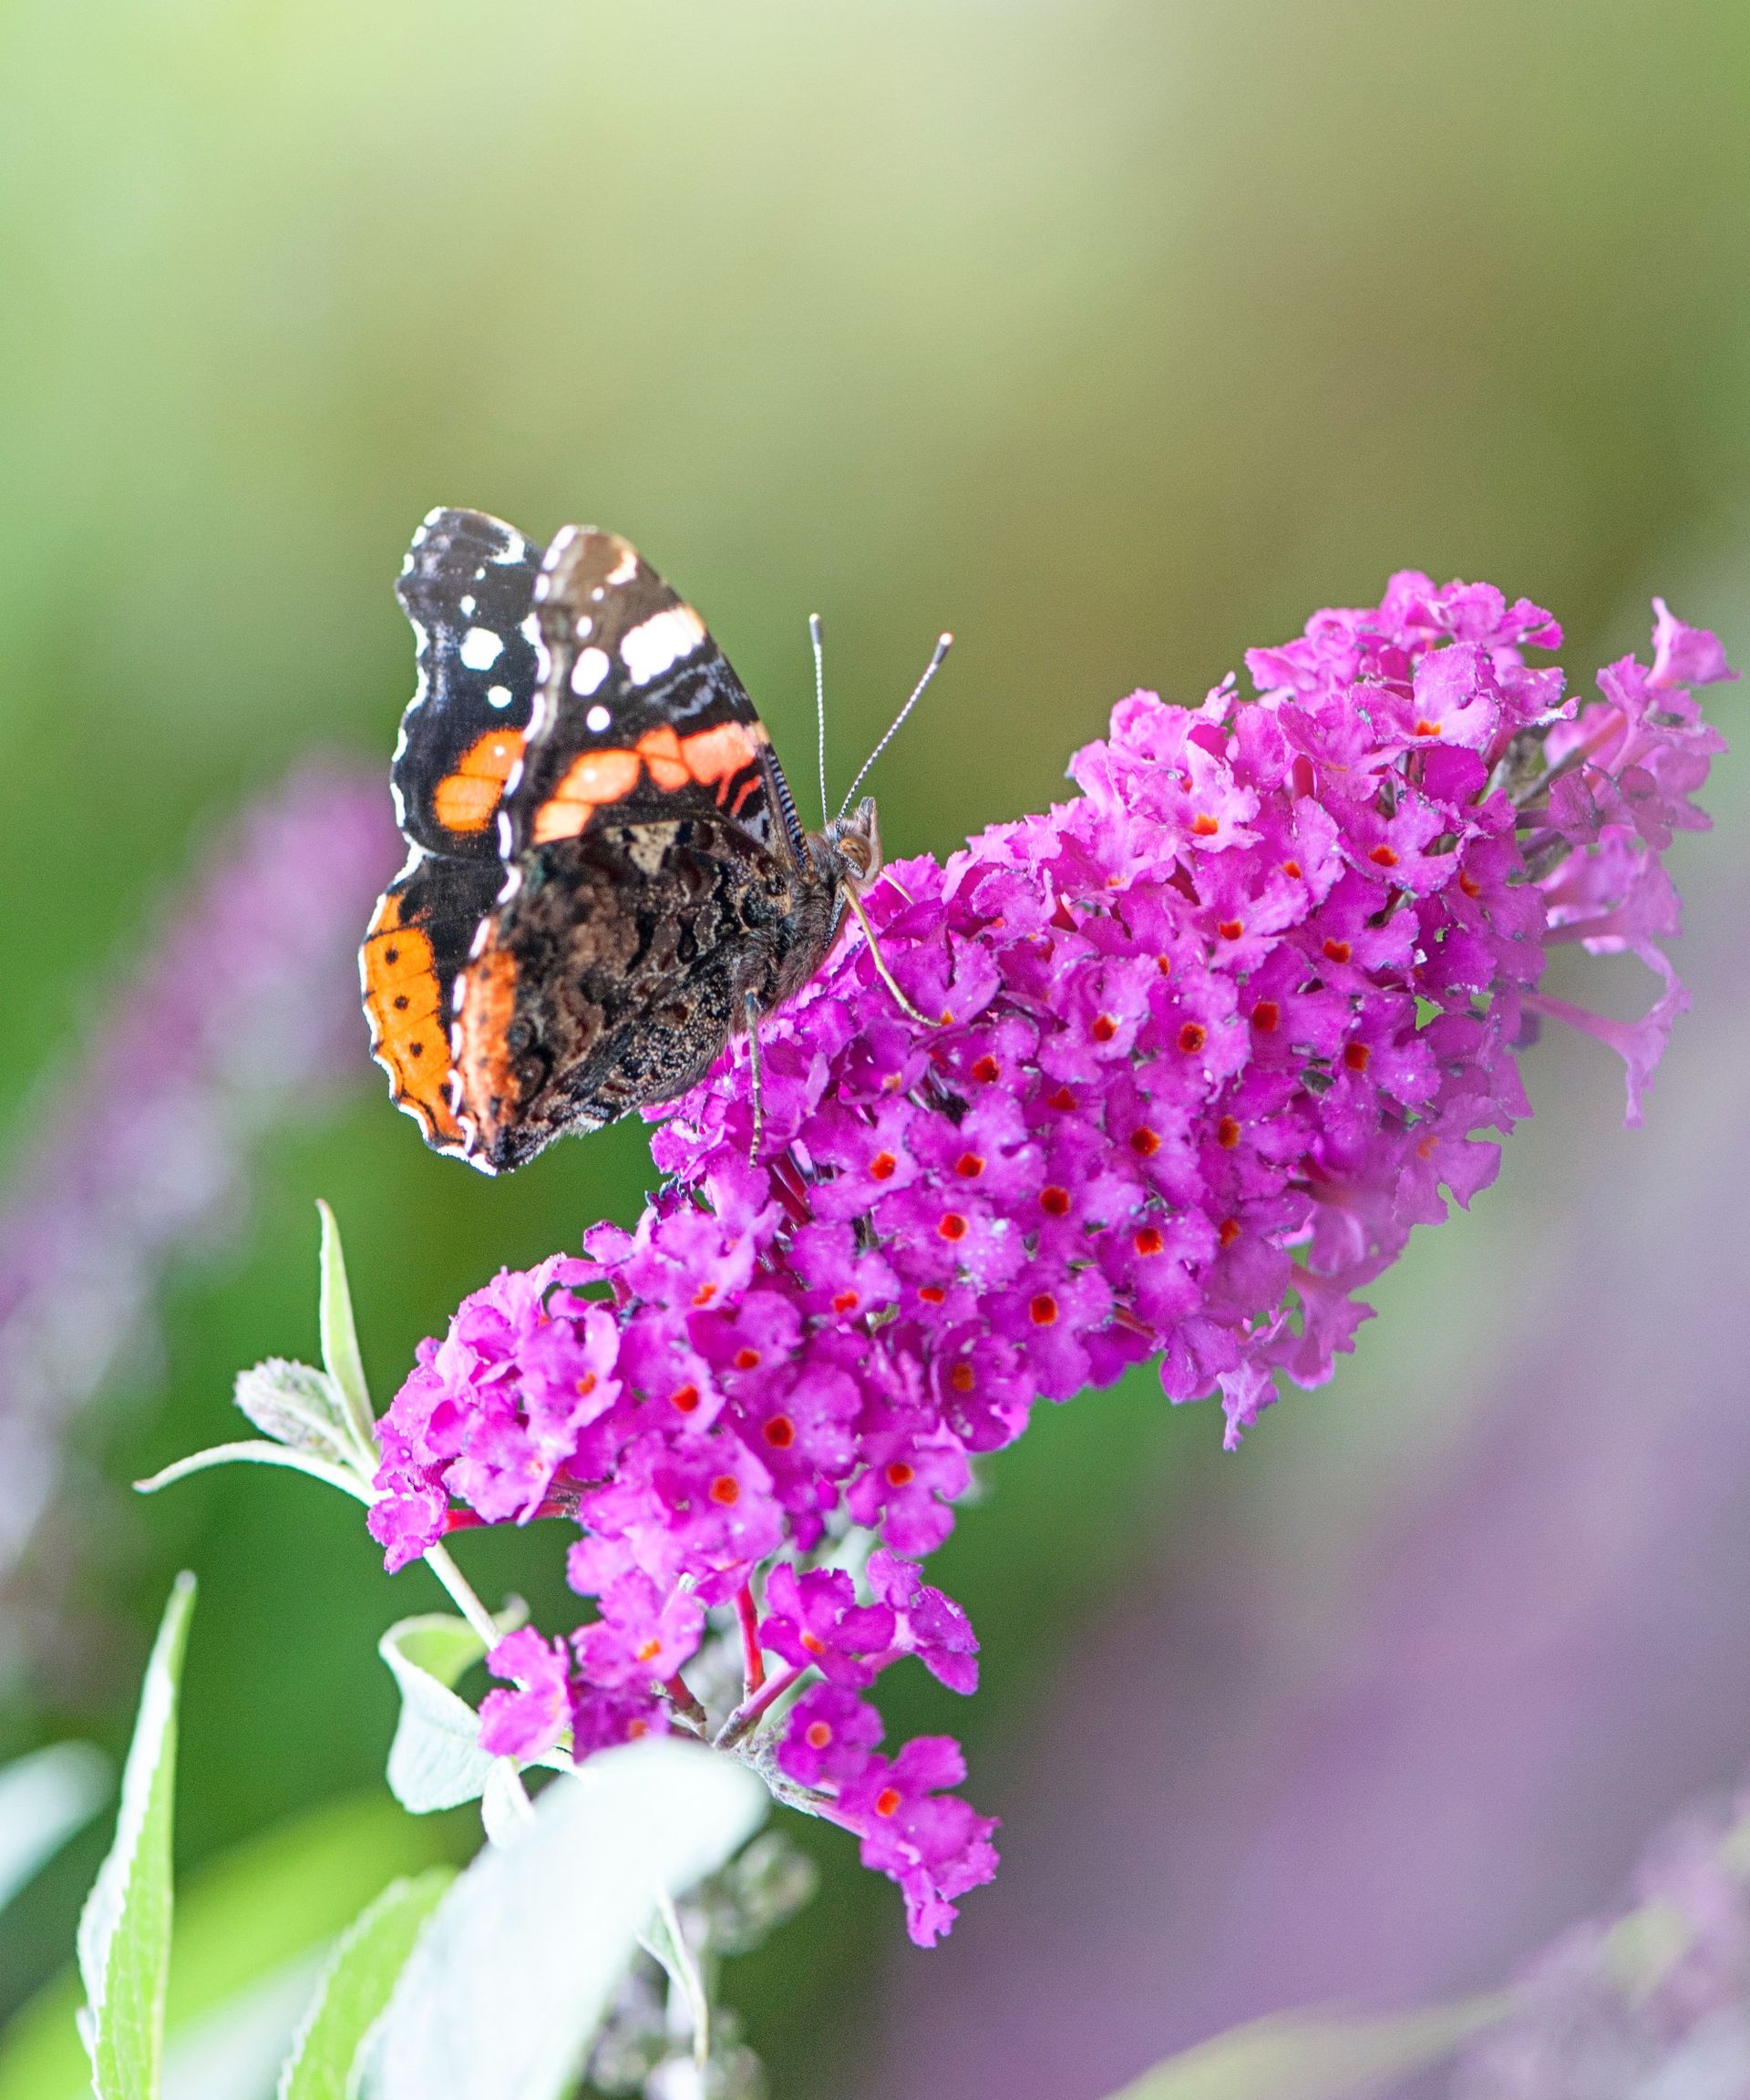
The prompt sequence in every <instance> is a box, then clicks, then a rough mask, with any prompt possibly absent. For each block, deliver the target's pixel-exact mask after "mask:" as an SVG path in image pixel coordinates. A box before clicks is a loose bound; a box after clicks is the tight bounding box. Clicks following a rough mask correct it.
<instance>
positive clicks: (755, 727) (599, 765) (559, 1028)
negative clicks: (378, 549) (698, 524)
mask: <svg viewBox="0 0 1750 2100" xmlns="http://www.w3.org/2000/svg"><path fill="white" fill-rule="evenodd" d="M396 594H397V595H398V596H399V598H400V600H401V603H402V605H403V607H404V608H405V609H406V612H407V617H408V619H409V620H410V621H411V622H412V623H413V626H414V631H415V633H417V636H418V670H419V683H418V687H417V691H416V692H415V694H414V696H413V700H412V702H411V703H410V705H408V707H407V713H406V714H405V715H404V716H403V717H402V722H401V737H400V742H399V744H398V745H397V746H396V754H395V763H394V767H393V769H392V771H391V774H390V783H391V786H392V788H393V791H394V795H395V801H396V820H397V822H398V823H399V824H400V827H401V829H402V833H403V835H404V836H405V837H406V839H407V847H408V853H407V863H406V865H405V866H404V867H403V868H402V870H401V872H400V873H399V874H398V875H397V876H396V879H395V880H394V881H393V882H392V883H391V884H390V885H389V888H388V889H387V890H386V891H385V892H384V894H383V896H382V898H381V899H380V900H379V901H378V903H377V907H376V911H375V913H374V914H373V916H372V919H371V923H370V927H369V930H368V932H367V933H366V935H365V945H364V948H363V950H362V951H361V952H360V955H359V973H360V977H361V980H362V983H363V986H364V994H365V1014H366V1015H367V1016H368V1018H369V1020H370V1024H371V1052H372V1055H374V1056H375V1057H376V1061H377V1063H378V1064H379V1065H382V1066H383V1068H384V1069H385V1070H386V1072H387V1073H388V1075H389V1086H390V1092H391V1094H392V1095H393V1096H394V1098H395V1101H396V1106H397V1107H401V1108H404V1109H406V1110H407V1113H408V1114H409V1115H411V1116H413V1117H415V1118H416V1119H417V1122H418V1124H419V1127H420V1128H421V1130H422V1131H423V1132H424V1134H425V1138H426V1142H427V1144H428V1145H430V1146H431V1147H432V1148H434V1149H435V1150H437V1151H439V1152H448V1153H451V1154H454V1155H455V1156H456V1157H457V1158H463V1159H466V1160H468V1162H469V1164H470V1165H472V1166H475V1167H478V1168H480V1169H481V1171H482V1172H484V1173H488V1174H496V1173H498V1172H499V1171H500V1170H502V1169H507V1168H514V1167H520V1166H521V1165H522V1164H523V1162H524V1161H525V1160H528V1159H531V1158H534V1156H535V1154H536V1153H537V1152H539V1151H540V1150H542V1149H543V1148H544V1147H546V1146H548V1145H550V1144H551V1143H552V1141H553V1139H554V1138H555V1137H561V1136H563V1135H564V1134H565V1133H566V1132H567V1131H571V1130H578V1131H583V1130H596V1129H600V1128H601V1127H602V1125H603V1124H606V1123H611V1122H612V1121H614V1120H615V1118H616V1117H621V1116H624V1115H626V1114H627V1113H628V1112H629V1111H630V1110H632V1109H633V1108H638V1107H643V1106H645V1105H646V1104H647V1103H652V1102H658V1101H667V1100H671V1099H673V1098H674V1097H675V1096H678V1095H681V1094H684V1093H685V1092H686V1091H687V1089H688V1088H689V1087H691V1086H695V1085H696V1084H697V1082H698V1081H699V1080H700V1079H702V1078H703V1077H704V1076H705V1073H706V1072H707V1071H708V1070H709V1068H710V1066H711V1065H713V1064H714V1063H715V1060H716V1058H717V1057H718V1055H720V1054H721V1052H722V1051H723V1049H724V1047H725V1045H726V1044H727V1043H728V1041H729V1039H730V1037H731V1036H732V1035H736V1033H738V1032H740V1031H742V1030H744V1029H746V1030H748V1031H750V1032H755V1031H757V1024H758V1022H759V1019H760V1017H761V1016H762V1015H763V1014H770V1013H771V1012H773V1011H774V1009H775V1008H777V1006H779V1005H780V1004H782V1003H783V1002H784V1001H785V1000H786V999H787V998H788V997H789V996H790V995H791V994H792V993H795V992H797V991H798V990H799V989H800V988H801V986H802V985H804V984H805V983H807V982H808V979H809V978H810V977H812V976H813V974H814V973H815V972H816V971H817V970H818V968H819V966H820V964H821V963H822V962H824V961H825V960H826V957H827V954H828V952H829V950H830V949H831V947H832V944H833V942H834V940H835V939H836V937H837V935H838V932H839V924H840V922H841V921H842V918H843V916H844V912H845V910H846V909H847V907H849V910H851V911H854V912H856V914H857V916H858V917H859V918H860V919H861V918H862V911H861V907H860V904H859V902H858V892H859V891H860V890H862V889H864V888H866V887H867V886H868V884H869V883H870V882H871V881H872V880H874V878H875V877H876V875H877V874H878V873H879V872H880V866H881V846H880V832H879V831H878V829H877V827H876V818H875V804H874V801H873V800H872V798H870V797H868V796H865V797H864V798H863V799H862V800H861V801H860V803H859V804H858V805H857V808H855V809H854V810H853V811H852V812H851V814H850V815H849V817H847V816H845V815H844V813H843V811H842V810H841V811H840V814H839V816H838V817H837V818H834V819H833V820H832V821H831V822H829V823H828V824H827V825H826V826H825V829H823V830H821V831H816V832H805V831H804V830H803V829H802V827H801V825H800V823H799V822H798V818H797V814H796V805H795V803H794V801H793V800H792V799H791V796H790V790H789V786H788V783H787V781H786V780H785V777H784V771H783V768H782V767H780V766H779V764H778V762H777V754H776V753H775V752H774V751H773V749H772V746H771V741H770V738H769V737H768V736H767V733H766V727H765V725H764V724H763V723H762V722H761V721H760V719H759V716H758V715H757V714H756V712H755V711H754V705H753V703H752V701H750V700H749V699H748V697H747V695H746V691H745V690H744V688H743V686H742V684H741V681H740V680H739V679H738V678H737V677H736V674H735V673H734V671H733V670H731V669H730V667H729V664H728V662H727V660H726V658H725V656H724V654H723V652H722V651H721V650H720V649H719V648H718V647H717V645H716V643H715V642H714V641H713V640H712V639H711V636H710V635H709V633H707V632H706V630H705V623H704V622H703V621H702V620H701V619H700V618H699V616H698V614H697V613H696V612H694V610H693V608H692V607H691V606H690V605H688V604H686V603H685V602H684V601H683V600H682V599H680V598H679V597H677V596H676V595H675V593H674V592H673V591H671V590H670V589H669V587H668V585H667V584H666V583H664V582H663V580H662V578H661V577H660V576H658V575H657V574H656V572H655V571H654V570H653V569H651V568H650V567H649V566H648V565H647V564H646V563H645V562H644V561H643V559H642V557H641V556H640V555H639V554H638V552H637V551H636V549H634V548H633V547H632V546H631V545H629V544H628V542H627V541H625V540H622V539H620V538H618V537H617V536H616V535H615V534H613V533H611V532H600V531H597V530H594V529H593V528H592V527H588V526H577V525H568V526H566V527H565V529H564V530H562V531H561V533H560V534H559V536H558V538H557V539H556V540H554V541H553V543H552V545H551V547H549V548H548V549H547V550H546V551H545V553H544V554H543V553H542V552H541V551H540V549H538V548H537V547H536V546H534V545H533V544H532V543H531V542H530V541H529V540H525V539H524V538H523V536H522V535H521V534H520V532H518V531H516V530H513V529H512V528H511V527H510V526H509V525H506V524H503V523H502V522H500V520H498V519H496V518H489V517H487V516H485V515H484V514H483V513H482V512H480V511H478V510H434V511H433V512H432V513H431V514H430V516H429V517H428V518H427V520H426V521H425V523H424V525H423V526H421V528H420V530H419V531H418V532H417V534H416V536H415V538H414V541H413V545H412V548H411V549H410V550H409V551H408V554H407V561H406V562H405V563H404V564H403V567H402V571H401V576H400V580H399V582H397V584H396ZM816 633H817V662H818V629H817V631H816ZM947 640H948V638H947V637H946V636H944V637H943V639H942V644H941V645H940V646H939V647H938V649H937V651H936V655H935V658H934V660H933V661H932V664H931V667H930V671H929V672H926V673H925V674H924V679H923V681H922V682H921V684H920V685H919V687H918V693H914V694H913V695H912V698H911V701H909V702H908V703H907V706H906V709H905V710H903V711H901V715H900V717H899V720H901V721H902V720H903V719H904V715H905V712H909V710H910V707H911V705H912V703H913V702H915V700H916V699H917V697H918V694H919V693H921V692H922V690H923V685H926V684H928V682H929V678H930V676H931V674H932V673H933V672H934V670H935V668H936V666H937V664H940V663H941V661H942V654H944V652H945V649H946V646H947ZM898 726H899V721H896V722H895V724H894V728H897V727H898ZM891 734H892V732H891V731H889V735H891ZM885 743H886V738H883V739H882V745H883V746H884V745H885ZM879 748H880V746H878V750H879ZM864 770H865V771H867V767H865V768H864ZM861 777H862V776H861V775H859V777H858V778H859V781H860V780H861ZM852 793H855V787H854V786H853V788H852ZM846 801H847V803H849V796H848V797H847V798H846ZM864 923H865V928H866V927H867V921H864ZM877 962H878V966H879V962H880V958H879V956H878V957H877ZM882 974H883V976H886V972H885V970H883V971H882ZM888 981H889V983H891V979H889V980H888ZM893 989H894V992H895V995H896V996H900V994H899V990H898V987H897V986H894V987H893ZM754 1049H755V1065H754V1077H755V1086H756V1094H755V1117H756V1143H757V1118H758V1096H757V1083H758V1065H757V1049H758V1037H757V1033H755V1034H754Z"/></svg>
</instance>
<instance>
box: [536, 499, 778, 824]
mask: <svg viewBox="0 0 1750 2100" xmlns="http://www.w3.org/2000/svg"><path fill="white" fill-rule="evenodd" d="M534 599H535V613H536V619H537V621H538V623H539V632H540V699H539V701H538V703H537V705H536V709H535V716H534V721H533V723H532V725H531V726H530V734H529V747H528V751H527V755H526V757H525V760H524V765H523V769H522V772H521V774H520V777H518V778H517V779H516V780H515V781H514V782H513V783H512V786H511V788H510V793H509V795H508V796H507V798H506V803H505V815H506V823H505V827H504V830H505V839H504V845H505V852H506V857H507V859H509V860H520V859H521V858H522V856H524V855H525V854H526V853H528V852H529V851H530V850H531V849H538V848H540V847H542V846H546V845H550V844H551V843H552V842H553V841H555V840H558V839H572V838H576V837H578V836H580V835H581V834H582V832H584V831H585V830H587V829H589V827H590V825H591V824H592V822H594V821H596V820H597V818H598V816H601V817H602V818H603V820H605V818H606V816H607V814H608V813H609V812H612V817H613V818H614V820H616V821H619V820H622V819H624V818H635V817H638V816H641V815H643V814H644V813H646V812H651V813H654V814H657V815H659V816H660V817H661V818H663V819H664V820H670V819H674V818H681V817H685V816H688V815H697V816H700V817H708V818H713V819H718V818H727V819H728V820H729V821H730V822H731V823H733V824H735V825H736V826H738V827H739V828H740V829H741V830H743V831H744V832H746V834H747V836H748V838H749V839H751V840H752V841H753V842H754V843H755V844H756V845H757V846H759V847H763V848H764V849H766V850H767V852H770V853H773V854H775V855H777V857H778V858H780V859H781V860H790V861H795V860H798V859H799V857H800V854H801V850H802V834H801V829H800V827H799V826H798V822H797V818H796V811H795V807H794V805H793V803H792V802H791V799H790V792H789V788H788V787H787V784H786V782H785V779H784V775H783V771H782V769H781V768H780V767H779V766H778V763H777V756H776V754H775V753H774V752H773V750H772V747H771V740H770V738H769V737H768V736H767V733H766V726H765V724H764V723H762V722H761V720H760V718H759V716H758V715H757V712H756V711H755V708H754V704H753V702H752V701H751V700H750V699H749V698H748V697H747V695H746V690H745V689H744V687H743V685H742V683H741V681H740V679H739V678H737V677H736V674H735V672H734V671H733V670H732V669H731V668H730V665H729V663H728V660H727V659H726V657H725V655H724V654H723V652H722V650H721V649H719V648H718V647H717V645H716V643H715V642H714V641H713V640H712V638H711V636H710V634H709V633H708V632H707V631H706V628H705V623H704V621H703V620H701V619H700V618H699V616H698V614H697V613H696V612H694V610H693V608H692V607H691V606H690V605H688V604H687V603H686V602H685V600H684V599H682V598H680V597H679V596H677V594H676V593H675V592H674V591H672V590H670V588H669V587H668V585H667V584H666V583H665V582H664V581H663V579H662V578H661V577H660V576H659V575H658V574H657V573H656V571H654V569H652V568H651V567H650V566H649V564H648V563H647V562H645V561H643V558H642V556H641V555H640V554H639V553H638V551H637V550H636V549H635V548H634V547H633V546H632V545H631V543H630V542H629V541H627V540H623V539H621V538H620V537H619V536H618V534H616V533H612V532H601V531H597V530H595V529H594V528H593V527H591V526H576V525H572V526H567V527H566V528H565V530H563V531H561V533H560V534H559V536H558V538H557V539H555V540H554V541H553V543H552V546H551V548H550V549H549V550H548V552H547V556H546V560H545V561H544V563H543V565H542V568H541V571H540V578H539V580H538V582H536V584H535V590H534Z"/></svg>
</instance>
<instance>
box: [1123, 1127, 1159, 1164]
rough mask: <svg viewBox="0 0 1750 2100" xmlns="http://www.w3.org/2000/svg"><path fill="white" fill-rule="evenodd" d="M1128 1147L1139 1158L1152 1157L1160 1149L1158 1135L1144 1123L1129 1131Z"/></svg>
mask: <svg viewBox="0 0 1750 2100" xmlns="http://www.w3.org/2000/svg"><path fill="white" fill-rule="evenodd" d="M1130 1149H1131V1150H1132V1151H1133V1152H1135V1153H1137V1155H1138V1156H1139V1157H1140V1158H1144V1159H1152V1158H1154V1156H1155V1154H1156V1153H1157V1152H1158V1151H1159V1150H1160V1137H1159V1134H1158V1132H1157V1131H1153V1130H1151V1129H1150V1128H1149V1127H1148V1125H1147V1124H1146V1123H1144V1124H1142V1125H1140V1126H1139V1127H1137V1129H1135V1130H1133V1131H1132V1132H1131V1133H1130Z"/></svg>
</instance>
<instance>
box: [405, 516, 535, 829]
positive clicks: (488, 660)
mask: <svg viewBox="0 0 1750 2100" xmlns="http://www.w3.org/2000/svg"><path fill="white" fill-rule="evenodd" d="M540 555H541V551H540V548H539V547H538V546H536V545H535V544H534V543H533V542H532V541H531V540H526V539H524V537H523V535H522V534H521V533H520V532H519V531H518V530H516V528H515V527H514V526H511V525H507V524H505V523H504V522H503V520H501V519H498V518H489V517H488V516H487V515H486V513H485V512H484V511H481V510H434V511H432V512H431V513H430V515H429V516H428V517H427V520H426V521H425V523H424V524H423V525H422V526H421V527H420V528H419V530H418V531H417V533H416V534H415V535H414V540H413V545H412V546H411V547H410V548H409V549H408V551H407V561H405V562H404V563H403V564H402V569H401V574H400V577H399V578H398V579H397V581H396V586H395V589H396V597H398V598H399V599H400V601H401V603H402V606H403V608H404V610H405V611H406V612H407V618H408V619H409V620H410V621H411V622H412V623H413V627H414V632H415V633H416V634H417V636H418V640H419V651H418V666H419V685H418V689H417V692H416V693H415V694H414V696H413V699H412V701H411V703H410V704H409V705H408V707H407V712H406V714H405V715H403V716H402V717H401V737H400V741H399V743H398V744H397V745H396V753H395V765H394V767H393V769H392V771H391V773H390V776H389V779H390V784H391V786H392V787H393V788H394V791H395V798H396V820H397V822H398V823H399V824H400V826H401V829H402V831H403V832H404V833H405V834H406V836H407V839H408V841H409V843H410V844H412V845H414V846H422V847H424V848H426V849H427V851H429V852H433V853H448V854H458V855H461V856H463V857H465V858H467V859H468V860H497V859H498V854H499V833H498V822H497V819H498V812H499V802H500V801H501V799H502V798H503V793H504V784H505V782H506V780H507V779H508V778H509V777H510V775H511V773H513V772H514V771H515V769H516V767H517V765H518V763H519V762H520V759H521V757H522V748H523V738H524V736H525V733H526V732H527V730H528V726H529V719H530V715H531V714H532V712H533V710H534V703H535V694H536V688H537V685H538V683H539V678H538V660H537V654H536V647H535V622H534V617H533V600H534V589H535V581H536V578H537V577H538V576H539V575H540Z"/></svg>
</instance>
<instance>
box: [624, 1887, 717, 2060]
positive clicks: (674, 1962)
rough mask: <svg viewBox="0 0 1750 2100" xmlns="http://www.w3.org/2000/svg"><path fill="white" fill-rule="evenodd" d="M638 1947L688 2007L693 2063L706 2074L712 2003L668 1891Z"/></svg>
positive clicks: (659, 1897)
mask: <svg viewBox="0 0 1750 2100" xmlns="http://www.w3.org/2000/svg"><path fill="white" fill-rule="evenodd" d="M638 1944H639V1945H640V1946H641V1947H642V1948H643V1951H644V1952H645V1953H646V1954H648V1955H649V1956H650V1957H651V1959H652V1960H653V1961H658V1962H660V1963H661V1964H662V1967H663V1971H664V1974H665V1975H666V1976H667V1978H668V1980H669V1982H671V1983H672V1984H673V1985H674V1989H675V1990H676V1991H677V1992H679V1994H680V1999H681V2002H682V2003H683V2004H684V2005H685V2007H686V2017H687V2024H688V2025H689V2026H690V2027H691V2028H692V2030H693V2061H694V2062H695V2064H697V2065H698V2067H699V2069H700V2070H701V2071H703V2070H704V2069H705V2065H706V2064H708V2063H709V2062H710V2060H711V1999H710V1995H709V1993H708V1992H706V1990H705V1978H704V1977H703V1976H702V1975H700V1973H699V1965H698V1963H697V1961H695V1959H694V1956H693V1950H692V1949H691V1948H690V1947H689V1946H688V1945H687V1943H686V1934H685V1932H684V1931H683V1930H681V1920H680V1914H679V1912H678V1911H677V1910H675V1908H674V1898H673V1897H672V1896H671V1895H670V1894H669V1893H668V1891H667V1889H661V1890H659V1891H658V1893H657V1898H656V1910H655V1915H654V1917H653V1918H652V1919H651V1920H650V1922H649V1924H648V1925H646V1926H645V1928H644V1929H643V1931H642V1932H640V1933H639V1935H638Z"/></svg>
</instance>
